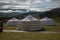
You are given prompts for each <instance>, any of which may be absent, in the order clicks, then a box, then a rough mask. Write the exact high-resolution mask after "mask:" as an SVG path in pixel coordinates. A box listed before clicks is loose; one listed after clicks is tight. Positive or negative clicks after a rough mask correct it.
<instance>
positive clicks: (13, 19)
mask: <svg viewBox="0 0 60 40" xmlns="http://www.w3.org/2000/svg"><path fill="white" fill-rule="evenodd" d="M8 21H19V20H18V19H16V18H15V17H14V18H12V19H10V20H8Z"/></svg>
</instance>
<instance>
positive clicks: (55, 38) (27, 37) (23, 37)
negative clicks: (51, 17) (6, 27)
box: [0, 32, 60, 40]
mask: <svg viewBox="0 0 60 40" xmlns="http://www.w3.org/2000/svg"><path fill="white" fill-rule="evenodd" d="M0 40H60V34H59V33H54V34H53V33H39V32H37V33H36V32H24V33H15V32H14V33H9V32H8V33H6V32H3V33H1V34H0Z"/></svg>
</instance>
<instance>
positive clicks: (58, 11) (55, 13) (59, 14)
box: [49, 8, 60, 17]
mask: <svg viewBox="0 0 60 40" xmlns="http://www.w3.org/2000/svg"><path fill="white" fill-rule="evenodd" d="M49 13H51V14H52V15H53V16H55V17H60V8H54V9H52V10H50V11H49Z"/></svg>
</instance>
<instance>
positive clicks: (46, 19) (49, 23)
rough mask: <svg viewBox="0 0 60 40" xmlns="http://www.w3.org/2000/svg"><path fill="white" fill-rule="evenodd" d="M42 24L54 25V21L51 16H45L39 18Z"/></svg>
mask: <svg viewBox="0 0 60 40" xmlns="http://www.w3.org/2000/svg"><path fill="white" fill-rule="evenodd" d="M40 21H41V23H42V25H54V21H53V20H52V19H51V18H48V17H45V18H43V19H41V20H40Z"/></svg>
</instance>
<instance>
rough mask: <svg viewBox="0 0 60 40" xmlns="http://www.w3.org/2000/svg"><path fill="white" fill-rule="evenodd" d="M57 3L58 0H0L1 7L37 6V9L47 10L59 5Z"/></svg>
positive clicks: (28, 7) (31, 7) (30, 7)
mask: <svg viewBox="0 0 60 40" xmlns="http://www.w3.org/2000/svg"><path fill="white" fill-rule="evenodd" d="M59 3H60V1H59V0H57V1H56V0H0V6H1V7H2V8H26V9H34V8H37V10H39V9H41V10H44V9H45V10H47V9H52V8H55V7H60V4H59ZM38 8H39V9H38Z"/></svg>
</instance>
